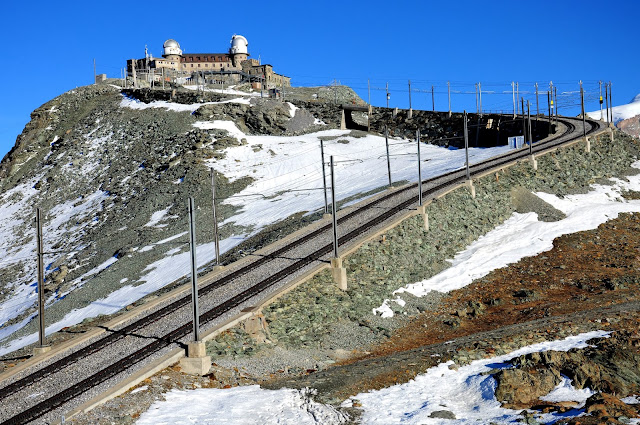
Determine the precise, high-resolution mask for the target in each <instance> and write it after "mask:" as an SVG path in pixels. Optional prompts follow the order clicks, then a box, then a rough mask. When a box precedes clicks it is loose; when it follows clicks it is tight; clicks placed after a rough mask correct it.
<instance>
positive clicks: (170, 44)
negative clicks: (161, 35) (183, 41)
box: [162, 38, 182, 56]
mask: <svg viewBox="0 0 640 425" xmlns="http://www.w3.org/2000/svg"><path fill="white" fill-rule="evenodd" d="M162 47H164V53H163V54H162V56H168V55H182V50H180V44H178V42H177V41H175V40H174V39H172V38H170V39H168V40H167V41H165V42H164V44H163V46H162Z"/></svg>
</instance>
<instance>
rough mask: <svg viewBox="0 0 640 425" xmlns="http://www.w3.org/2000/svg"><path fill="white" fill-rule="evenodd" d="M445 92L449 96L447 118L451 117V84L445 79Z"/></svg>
mask: <svg viewBox="0 0 640 425" xmlns="http://www.w3.org/2000/svg"><path fill="white" fill-rule="evenodd" d="M447 94H448V96H449V118H451V84H450V83H449V81H447Z"/></svg>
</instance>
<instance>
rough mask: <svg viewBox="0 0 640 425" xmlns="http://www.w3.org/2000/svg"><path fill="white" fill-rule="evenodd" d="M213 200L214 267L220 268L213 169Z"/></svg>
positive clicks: (214, 172) (214, 171)
mask: <svg viewBox="0 0 640 425" xmlns="http://www.w3.org/2000/svg"><path fill="white" fill-rule="evenodd" d="M211 200H212V205H213V240H214V242H215V247H216V262H215V266H214V267H219V266H220V238H219V236H218V215H217V213H216V170H214V169H213V168H212V169H211Z"/></svg>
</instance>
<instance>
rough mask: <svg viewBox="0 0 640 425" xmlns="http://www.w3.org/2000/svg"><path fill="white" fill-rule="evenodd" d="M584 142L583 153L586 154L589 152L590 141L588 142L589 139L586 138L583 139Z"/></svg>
mask: <svg viewBox="0 0 640 425" xmlns="http://www.w3.org/2000/svg"><path fill="white" fill-rule="evenodd" d="M584 142H585V147H584V151H585V152H586V153H589V152H591V140H589V138H588V137H585V138H584Z"/></svg>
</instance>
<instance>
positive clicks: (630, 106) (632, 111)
mask: <svg viewBox="0 0 640 425" xmlns="http://www.w3.org/2000/svg"><path fill="white" fill-rule="evenodd" d="M606 113H607V111H606V110H603V114H604V117H605V118H604V119H605V120H606ZM587 115H588V116H589V117H590V118H594V119H597V120H599V119H600V117H601V114H600V110H599V109H598V110H597V111H593V112H588V113H587ZM636 115H640V94H638V95H637V96H636V97H634V98H633V99H632V100H631V102H629V103H627V104H626V105H620V106H614V107H613V122H614V124H617V123H618V122H620V121H622V120H626V119H628V118H632V117H635V116H636Z"/></svg>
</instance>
